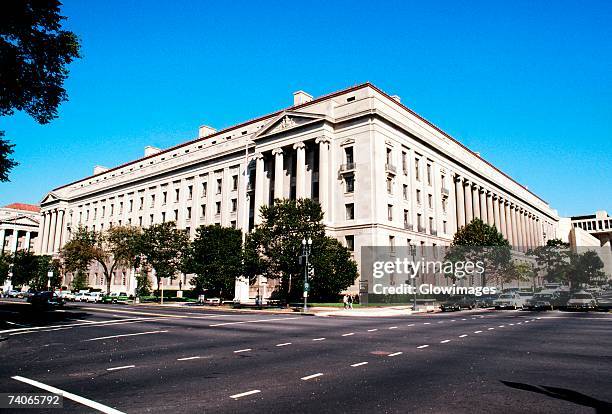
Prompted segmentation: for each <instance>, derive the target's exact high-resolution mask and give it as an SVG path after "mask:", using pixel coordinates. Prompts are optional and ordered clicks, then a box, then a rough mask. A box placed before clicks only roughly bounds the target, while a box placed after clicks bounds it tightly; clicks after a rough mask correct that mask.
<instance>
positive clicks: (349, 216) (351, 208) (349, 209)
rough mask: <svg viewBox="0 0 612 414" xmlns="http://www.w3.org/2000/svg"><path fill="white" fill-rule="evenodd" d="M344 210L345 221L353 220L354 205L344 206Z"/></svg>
mask: <svg viewBox="0 0 612 414" xmlns="http://www.w3.org/2000/svg"><path fill="white" fill-rule="evenodd" d="M344 209H345V211H346V219H347V220H353V219H354V218H355V204H354V203H348V204H345V205H344Z"/></svg>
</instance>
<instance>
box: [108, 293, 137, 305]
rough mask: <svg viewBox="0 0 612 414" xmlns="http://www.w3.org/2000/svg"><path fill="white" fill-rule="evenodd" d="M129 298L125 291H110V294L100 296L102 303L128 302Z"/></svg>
mask: <svg viewBox="0 0 612 414" xmlns="http://www.w3.org/2000/svg"><path fill="white" fill-rule="evenodd" d="M129 300H130V297H129V295H128V294H127V293H126V292H111V294H110V295H104V296H102V303H128V302H129Z"/></svg>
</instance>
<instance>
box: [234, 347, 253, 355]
mask: <svg viewBox="0 0 612 414" xmlns="http://www.w3.org/2000/svg"><path fill="white" fill-rule="evenodd" d="M249 351H252V349H251V348H245V349H239V350H237V351H234V354H239V353H241V352H249Z"/></svg>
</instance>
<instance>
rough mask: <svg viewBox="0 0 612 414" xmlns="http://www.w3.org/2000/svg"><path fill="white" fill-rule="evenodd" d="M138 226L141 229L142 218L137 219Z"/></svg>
mask: <svg viewBox="0 0 612 414" xmlns="http://www.w3.org/2000/svg"><path fill="white" fill-rule="evenodd" d="M138 225H139V226H140V227H142V216H140V217H138Z"/></svg>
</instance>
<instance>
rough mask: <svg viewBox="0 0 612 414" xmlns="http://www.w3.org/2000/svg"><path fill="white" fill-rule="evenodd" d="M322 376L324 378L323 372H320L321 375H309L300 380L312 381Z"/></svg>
mask: <svg viewBox="0 0 612 414" xmlns="http://www.w3.org/2000/svg"><path fill="white" fill-rule="evenodd" d="M321 376H323V374H322V373H321V372H319V373H316V374H312V375H307V376H305V377H302V378H300V379H301V380H302V381H308V380H310V379H313V378H317V377H321Z"/></svg>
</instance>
